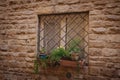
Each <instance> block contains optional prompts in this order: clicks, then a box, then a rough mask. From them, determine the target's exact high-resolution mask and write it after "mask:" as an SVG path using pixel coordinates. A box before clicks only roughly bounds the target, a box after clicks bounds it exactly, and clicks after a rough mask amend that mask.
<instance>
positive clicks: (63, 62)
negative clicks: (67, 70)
mask: <svg viewBox="0 0 120 80" xmlns="http://www.w3.org/2000/svg"><path fill="white" fill-rule="evenodd" d="M60 65H61V66H64V67H78V65H80V66H83V62H82V61H70V60H60Z"/></svg>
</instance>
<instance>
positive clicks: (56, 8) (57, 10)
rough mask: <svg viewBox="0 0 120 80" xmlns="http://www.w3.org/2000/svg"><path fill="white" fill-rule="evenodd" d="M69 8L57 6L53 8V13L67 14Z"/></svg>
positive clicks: (67, 6)
mask: <svg viewBox="0 0 120 80" xmlns="http://www.w3.org/2000/svg"><path fill="white" fill-rule="evenodd" d="M69 8H70V6H69V5H57V6H55V12H68V11H69Z"/></svg>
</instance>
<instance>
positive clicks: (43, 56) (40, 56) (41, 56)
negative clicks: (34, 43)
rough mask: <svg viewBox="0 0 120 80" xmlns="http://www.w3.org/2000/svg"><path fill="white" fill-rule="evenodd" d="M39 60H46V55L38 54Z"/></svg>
mask: <svg viewBox="0 0 120 80" xmlns="http://www.w3.org/2000/svg"><path fill="white" fill-rule="evenodd" d="M39 58H40V59H46V58H47V55H46V54H39Z"/></svg>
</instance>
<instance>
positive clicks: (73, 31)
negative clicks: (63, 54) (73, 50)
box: [38, 13, 88, 54]
mask: <svg viewBox="0 0 120 80" xmlns="http://www.w3.org/2000/svg"><path fill="white" fill-rule="evenodd" d="M39 20H40V23H39V28H38V29H39V32H38V34H39V37H38V38H39V39H38V40H39V45H38V46H39V48H38V49H39V51H40V49H41V48H45V49H46V52H47V53H48V54H49V53H50V52H51V51H52V50H53V49H54V48H57V47H60V46H62V47H64V48H65V49H68V48H69V46H71V44H70V43H71V42H74V43H76V44H77V47H78V48H79V49H80V50H81V51H82V52H83V53H84V54H86V53H88V13H70V14H60V15H58V14H57V15H56V14H55V15H41V16H39ZM77 40H79V41H80V43H78V42H77Z"/></svg>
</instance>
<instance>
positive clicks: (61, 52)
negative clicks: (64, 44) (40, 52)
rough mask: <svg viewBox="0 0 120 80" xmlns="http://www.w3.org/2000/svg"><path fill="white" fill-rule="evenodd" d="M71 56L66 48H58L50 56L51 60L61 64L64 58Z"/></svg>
mask: <svg viewBox="0 0 120 80" xmlns="http://www.w3.org/2000/svg"><path fill="white" fill-rule="evenodd" d="M69 56H70V54H69V52H68V51H66V50H65V49H64V48H56V49H54V50H53V51H52V52H51V54H50V56H49V57H50V60H51V61H52V62H53V61H56V62H59V61H60V59H61V58H62V57H69Z"/></svg>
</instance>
